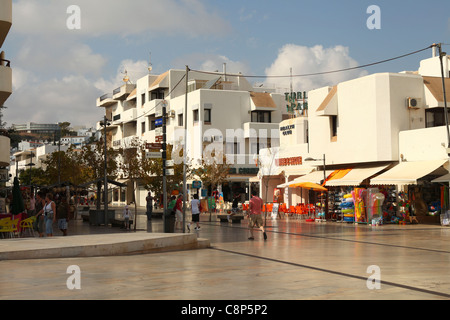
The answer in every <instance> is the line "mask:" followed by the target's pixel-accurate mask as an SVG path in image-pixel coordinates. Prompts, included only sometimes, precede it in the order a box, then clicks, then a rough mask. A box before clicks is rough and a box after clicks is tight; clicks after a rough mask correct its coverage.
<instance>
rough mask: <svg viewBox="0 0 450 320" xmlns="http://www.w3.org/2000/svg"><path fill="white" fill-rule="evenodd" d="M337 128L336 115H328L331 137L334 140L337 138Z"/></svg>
mask: <svg viewBox="0 0 450 320" xmlns="http://www.w3.org/2000/svg"><path fill="white" fill-rule="evenodd" d="M337 128H338V121H337V116H331V117H330V129H331V139H332V140H333V141H336V139H337Z"/></svg>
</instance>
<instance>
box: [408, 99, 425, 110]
mask: <svg viewBox="0 0 450 320" xmlns="http://www.w3.org/2000/svg"><path fill="white" fill-rule="evenodd" d="M421 102H422V101H421V99H419V98H408V99H406V104H407V106H408V108H409V109H419V108H420V105H421Z"/></svg>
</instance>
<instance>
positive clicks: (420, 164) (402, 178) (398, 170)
mask: <svg viewBox="0 0 450 320" xmlns="http://www.w3.org/2000/svg"><path fill="white" fill-rule="evenodd" d="M447 162H448V160H429V161H413V162H402V163H400V164H398V165H396V166H395V167H393V168H392V169H390V170H388V171H386V172H385V173H383V174H381V175H379V176H378V177H376V178H374V179H372V180H370V184H371V185H409V184H417V180H419V179H420V178H423V177H424V176H426V175H428V174H430V173H432V172H433V171H436V170H437V169H439V168H440V167H441V166H443V165H444V164H445V163H447Z"/></svg>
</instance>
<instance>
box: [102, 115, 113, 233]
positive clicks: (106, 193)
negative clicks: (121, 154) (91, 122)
mask: <svg viewBox="0 0 450 320" xmlns="http://www.w3.org/2000/svg"><path fill="white" fill-rule="evenodd" d="M108 121H111V120H108V119H107V118H106V115H105V116H104V118H103V122H100V125H101V126H103V127H104V134H105V167H104V175H105V177H104V178H105V180H104V187H103V188H104V189H105V190H104V191H105V193H104V203H105V204H104V206H103V207H104V209H105V226H107V225H108V175H107V168H108V167H107V160H108V157H107V152H108V146H107V143H106V140H107V139H106V127H108V126H109V125H110V123H109V122H108Z"/></svg>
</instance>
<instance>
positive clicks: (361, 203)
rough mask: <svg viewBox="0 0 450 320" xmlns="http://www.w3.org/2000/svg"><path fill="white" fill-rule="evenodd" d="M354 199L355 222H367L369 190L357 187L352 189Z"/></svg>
mask: <svg viewBox="0 0 450 320" xmlns="http://www.w3.org/2000/svg"><path fill="white" fill-rule="evenodd" d="M352 196H353V201H354V203H355V222H362V223H364V222H367V215H366V198H367V190H366V189H364V188H355V190H354V191H352Z"/></svg>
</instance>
